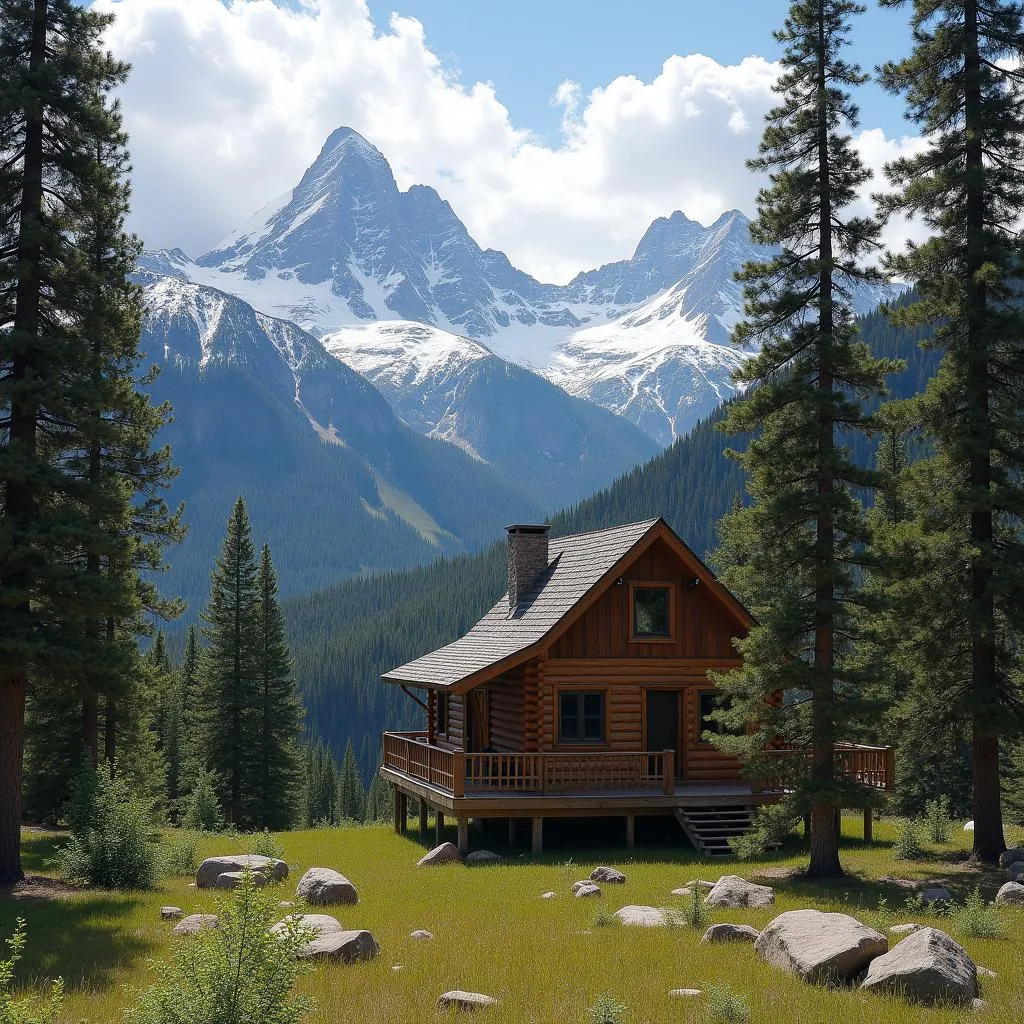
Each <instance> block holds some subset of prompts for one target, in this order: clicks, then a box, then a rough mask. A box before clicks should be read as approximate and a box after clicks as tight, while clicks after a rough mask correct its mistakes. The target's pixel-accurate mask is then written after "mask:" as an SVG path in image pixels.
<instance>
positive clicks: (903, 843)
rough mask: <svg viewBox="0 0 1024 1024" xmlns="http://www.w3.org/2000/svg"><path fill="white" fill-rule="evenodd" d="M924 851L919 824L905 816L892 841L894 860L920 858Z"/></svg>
mask: <svg viewBox="0 0 1024 1024" xmlns="http://www.w3.org/2000/svg"><path fill="white" fill-rule="evenodd" d="M925 852H926V851H925V848H924V845H923V844H922V842H921V828H920V826H919V825H918V823H917V822H916V821H914V819H913V818H907V819H906V820H905V821H904V822H903V825H902V827H901V828H900V831H899V834H898V835H897V836H896V842H895V843H893V847H892V855H893V857H894V858H895V859H896V860H920V859H921V858H922V857H923V856H924V855H925Z"/></svg>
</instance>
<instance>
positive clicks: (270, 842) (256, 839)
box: [251, 829, 284, 860]
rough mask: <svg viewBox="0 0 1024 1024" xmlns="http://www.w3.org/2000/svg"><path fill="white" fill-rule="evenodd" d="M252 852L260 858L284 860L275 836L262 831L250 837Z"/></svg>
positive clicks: (281, 847) (282, 848)
mask: <svg viewBox="0 0 1024 1024" xmlns="http://www.w3.org/2000/svg"><path fill="white" fill-rule="evenodd" d="M251 849H252V852H253V853H256V854H259V856H261V857H271V858H273V859H274V860H284V847H283V846H282V845H281V844H280V843H279V842H278V841H277V836H275V835H274V834H273V833H271V832H269V831H268V830H267V829H264V830H263V831H262V832H257V833H256V834H255V835H254V836H253V837H252V846H251Z"/></svg>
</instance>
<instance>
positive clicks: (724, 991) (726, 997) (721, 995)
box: [704, 985, 750, 1024]
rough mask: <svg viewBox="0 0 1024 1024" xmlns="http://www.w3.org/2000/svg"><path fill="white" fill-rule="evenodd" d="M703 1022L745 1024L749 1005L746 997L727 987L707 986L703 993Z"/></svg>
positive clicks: (710, 1023)
mask: <svg viewBox="0 0 1024 1024" xmlns="http://www.w3.org/2000/svg"><path fill="white" fill-rule="evenodd" d="M704 998H705V1003H704V1020H705V1021H706V1022H707V1024H747V1021H749V1020H750V1004H749V1003H748V1002H747V997H746V996H741V995H740V994H739V993H738V992H734V991H733V990H732V989H731V988H730V987H729V986H728V985H709V986H708V988H707V990H706V991H705V993H704Z"/></svg>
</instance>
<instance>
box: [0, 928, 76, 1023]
mask: <svg viewBox="0 0 1024 1024" xmlns="http://www.w3.org/2000/svg"><path fill="white" fill-rule="evenodd" d="M6 943H7V948H8V949H9V950H10V954H9V955H8V958H7V959H6V960H0V1024H55V1022H56V1021H57V1019H58V1018H59V1017H60V1013H61V1009H62V1007H63V1005H64V983H63V982H62V981H61V980H60V978H58V979H57V980H56V981H55V982H54V983H53V984H52V985H51V986H50V996H49V998H48V999H43V998H33V997H32V996H29V997H27V998H24V999H18V1000H15V998H14V996H12V995H11V987H12V984H13V981H14V967H15V965H16V964H17V962H18V961H19V960H20V959H21V955H22V950H23V949H24V948H25V922H24V921H23V920H22V919H21V918H20V917H19V918H18V921H17V924H16V925H15V928H14V934H13V935H12V936H11V937H10V938H9V939H7V940H6Z"/></svg>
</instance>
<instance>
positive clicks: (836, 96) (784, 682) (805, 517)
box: [718, 0, 895, 877]
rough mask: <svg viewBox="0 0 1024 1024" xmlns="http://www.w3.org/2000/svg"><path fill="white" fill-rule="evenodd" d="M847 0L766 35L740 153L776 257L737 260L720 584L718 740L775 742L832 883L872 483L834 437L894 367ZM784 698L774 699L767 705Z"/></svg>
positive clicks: (755, 233) (815, 1)
mask: <svg viewBox="0 0 1024 1024" xmlns="http://www.w3.org/2000/svg"><path fill="white" fill-rule="evenodd" d="M862 10H863V8H862V7H861V6H860V5H859V4H856V3H852V2H849V0H795V2H793V3H792V4H791V5H790V8H789V15H788V17H787V19H786V21H785V24H784V27H783V29H782V30H781V31H779V32H777V33H776V38H777V40H778V41H779V42H780V43H782V44H783V46H784V51H783V55H782V58H781V64H782V68H783V73H782V75H781V77H780V78H779V80H778V82H777V83H776V85H775V90H776V92H777V93H779V95H780V96H781V102H780V104H779V105H778V106H777V107H775V108H774V109H773V110H772V111H771V112H770V113H769V115H768V123H767V125H766V127H765V131H764V136H763V139H762V142H761V147H760V155H759V157H758V158H757V159H755V160H753V161H751V163H750V166H751V168H752V169H754V170H758V171H765V172H767V173H768V175H769V179H770V185H769V186H768V187H767V188H765V189H763V190H762V191H761V193H760V194H759V196H758V215H757V218H756V220H755V221H754V223H753V225H752V227H751V237H752V239H753V240H754V241H755V242H757V243H760V244H763V245H773V246H778V247H779V248H780V251H779V254H778V255H777V256H776V257H774V258H772V259H769V260H766V261H764V262H760V263H752V264H749V265H748V266H746V267H745V268H744V269H743V271H742V273H741V274H740V275H739V279H740V280H742V281H743V282H744V284H745V289H744V295H745V320H744V321H743V322H742V323H741V324H739V325H738V327H737V328H736V331H735V333H734V341H736V342H738V343H741V344H744V343H750V342H756V343H759V344H760V346H761V347H760V351H759V353H758V354H757V355H755V356H753V357H751V358H750V359H748V360H747V361H746V363H745V364H744V365H743V366H742V367H741V368H740V370H739V371H738V373H737V379H738V381H739V382H740V383H742V384H744V385H748V386H749V390H748V391H747V394H746V396H745V397H744V399H743V400H742V401H739V402H737V403H735V404H734V405H732V406H731V407H730V409H729V415H728V419H727V423H726V429H727V430H728V431H729V432H730V433H732V434H744V433H754V435H755V436H754V437H753V439H752V440H751V441H750V442H749V444H748V445H747V448H746V450H745V451H744V452H743V453H742V454H739V455H737V456H736V457H737V458H738V459H739V461H740V463H741V465H742V466H743V468H744V469H745V470H746V472H747V474H748V482H747V490H748V492H749V494H750V496H751V498H752V503H751V504H750V505H749V506H748V507H746V508H743V509H739V510H735V511H733V512H731V513H730V514H728V515H727V516H726V517H725V519H724V520H723V522H722V523H721V525H720V533H721V536H722V538H723V549H722V550H721V552H720V553H719V556H718V561H719V563H720V564H721V565H722V566H723V572H724V575H725V581H726V583H727V584H728V585H729V586H730V587H732V588H733V590H734V591H735V592H736V593H737V594H739V596H740V597H741V599H742V600H744V601H745V602H746V604H747V606H748V607H749V608H750V610H751V612H753V614H754V616H755V617H756V619H757V625H755V626H754V628H753V629H752V630H751V632H750V635H749V636H748V637H747V638H746V639H745V640H743V641H741V642H740V643H739V644H738V646H739V647H740V649H741V651H742V654H743V658H744V665H743V667H742V668H741V669H739V670H737V671H735V672H733V673H730V674H728V675H725V676H724V677H722V678H721V679H719V680H718V682H719V685H720V686H721V688H722V689H723V691H725V693H726V695H727V697H728V698H729V700H731V706H729V707H728V708H723V709H722V710H720V711H719V712H718V714H719V716H720V718H721V719H722V721H723V722H725V723H726V724H728V725H730V726H734V727H736V728H737V729H739V730H740V731H742V726H743V725H745V724H746V723H749V722H757V723H759V728H758V729H757V730H756V731H755V732H753V733H751V734H745V735H743V736H733V737H728V738H723V739H722V740H721V741H720V742H721V744H722V745H723V746H724V747H726V748H727V749H729V750H731V751H734V752H736V753H738V754H739V755H740V756H741V757H743V758H744V759H745V760H746V761H747V762H748V763H750V764H751V766H752V767H753V768H755V769H756V768H757V767H758V762H761V761H763V750H764V748H765V746H766V745H767V744H769V743H770V742H772V741H773V740H775V739H776V738H782V739H784V740H786V741H788V742H789V743H790V744H792V745H793V746H795V748H796V749H797V751H799V752H800V753H801V755H802V756H797V757H791V758H789V759H787V761H786V764H787V765H788V766H790V767H791V769H792V770H791V772H790V777H788V779H787V784H788V787H789V789H790V792H791V796H790V798H789V803H790V805H791V808H792V810H793V812H794V813H799V814H807V815H809V817H810V823H811V830H810V832H811V834H810V847H811V849H810V861H809V865H808V874H809V875H810V876H815V877H829V876H835V875H839V874H841V873H842V866H841V864H840V860H839V836H838V830H837V827H836V815H835V809H836V808H837V807H841V806H844V805H847V806H848V805H849V804H850V803H852V802H853V801H855V800H859V799H860V798H861V795H860V794H859V793H851V791H850V789H851V785H852V784H851V783H848V782H847V781H846V780H845V779H844V778H843V776H842V774H841V772H839V771H838V768H837V759H836V743H837V741H839V740H841V739H843V738H844V737H845V735H846V734H847V731H848V730H849V729H851V728H852V727H853V726H854V724H855V723H856V720H857V718H858V715H859V713H860V701H859V696H858V691H859V689H860V687H861V685H862V683H863V681H864V679H863V674H862V672H861V671H860V670H859V669H858V668H857V667H856V666H855V665H854V663H853V659H852V658H851V652H850V643H851V638H852V635H853V634H854V633H855V632H856V628H857V621H858V608H859V607H860V605H861V604H862V603H863V601H864V599H865V598H864V595H863V592H862V588H861V586H860V580H859V575H860V570H861V567H862V566H863V564H864V563H865V560H866V558H867V556H866V554H865V552H864V549H863V545H864V543H865V541H866V540H867V529H866V526H865V523H864V516H863V511H862V509H861V505H860V503H859V501H858V499H857V496H856V491H857V489H858V488H862V487H865V486H870V485H871V484H872V483H873V482H874V474H873V473H872V472H871V471H868V470H864V469H862V468H859V467H858V466H856V465H855V464H854V463H853V462H852V461H851V459H850V457H849V453H848V451H847V448H846V447H845V446H844V442H845V441H846V439H847V438H849V437H850V436H851V435H853V434H855V433H856V432H857V431H859V430H861V429H862V428H863V425H864V421H865V414H864V410H863V401H864V399H865V398H866V397H867V396H874V395H880V394H881V393H882V392H883V390H884V384H885V374H886V373H887V372H889V371H891V370H893V369H895V366H893V365H891V364H887V363H885V362H883V361H880V360H877V359H874V358H872V356H871V354H870V352H869V351H868V349H867V347H866V346H865V345H864V344H863V343H860V342H858V340H857V338H856V333H857V332H856V326H855V323H854V317H853V311H852V309H851V306H850V289H851V288H852V287H853V286H854V285H856V284H858V283H860V282H865V281H876V280H878V274H877V273H876V272H874V271H871V270H868V269H866V268H865V267H864V265H863V263H862V261H863V259H864V258H865V256H867V255H869V254H870V253H871V252H872V250H873V248H874V247H875V246H876V245H877V238H878V231H879V227H878V225H877V223H875V222H874V221H872V220H870V219H867V218H865V217H859V216H855V215H853V214H851V213H850V211H849V208H850V206H851V204H852V203H853V202H854V200H855V199H856V197H857V193H858V190H859V189H860V187H861V186H862V185H863V184H864V183H865V181H866V180H867V178H868V172H867V171H866V170H865V168H864V167H863V165H862V164H861V162H860V159H859V157H858V155H857V153H856V150H855V149H854V147H853V144H852V140H851V132H852V131H853V129H854V128H855V127H856V124H857V108H856V106H855V105H854V103H853V101H852V99H851V97H850V90H851V89H853V88H855V87H856V86H859V85H860V84H861V83H863V82H864V81H865V80H866V76H865V75H864V74H863V73H862V72H861V70H860V69H859V68H858V67H856V66H855V65H853V64H850V63H848V62H847V61H846V60H844V59H843V56H842V51H843V48H844V47H845V45H846V44H847V35H848V32H849V26H850V22H851V19H852V18H853V17H854V16H855V15H857V14H859V13H861V11H862ZM779 691H782V692H784V693H786V694H787V695H788V698H789V699H787V700H785V701H783V702H780V703H773V701H772V697H773V695H774V694H776V693H778V692H779Z"/></svg>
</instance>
